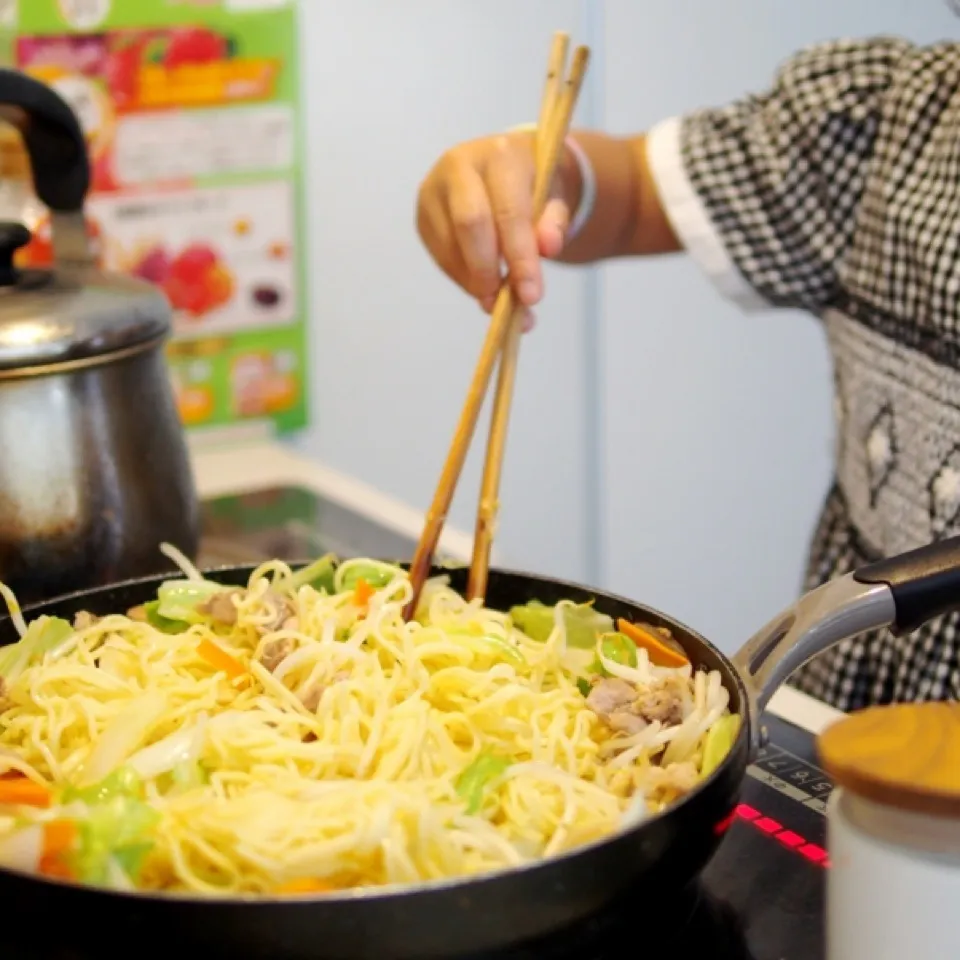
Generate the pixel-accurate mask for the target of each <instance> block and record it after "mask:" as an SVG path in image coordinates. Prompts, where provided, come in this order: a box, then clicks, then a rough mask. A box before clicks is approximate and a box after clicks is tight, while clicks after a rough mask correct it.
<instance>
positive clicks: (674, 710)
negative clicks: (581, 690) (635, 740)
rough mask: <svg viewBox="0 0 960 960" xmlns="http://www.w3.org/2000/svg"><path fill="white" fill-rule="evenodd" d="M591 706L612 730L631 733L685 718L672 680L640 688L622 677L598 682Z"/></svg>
mask: <svg viewBox="0 0 960 960" xmlns="http://www.w3.org/2000/svg"><path fill="white" fill-rule="evenodd" d="M587 706H588V707H590V709H591V710H593V712H594V713H595V714H596V715H597V716H598V717H599V718H600V719H601V720H603V722H604V723H606V725H607V726H608V727H610V729H611V730H614V731H616V732H617V733H624V734H626V735H627V736H631V735H633V734H635V733H639V732H640V731H641V730H643V728H644V727H646V726H647V725H648V724H650V723H654V722H655V721H656V722H659V723H660V724H661V725H662V726H664V727H673V726H676V725H677V724H678V723H681V722H682V721H683V701H682V700H681V698H680V695H679V694H678V692H677V690H676V685H675V684H674V683H673V682H671V680H669V679H668V680H664V681H661V682H660V683H658V684H656V685H654V686H651V687H648V688H646V689H644V690H637V688H636V687H634V686H633V684H631V683H627V681H626V680H621V679H620V678H619V677H609V678H605V679H603V680H600V681H598V682H597V683H596V684H595V685H594V687H593V689H592V690H591V691H590V694H589V696H588V697H587Z"/></svg>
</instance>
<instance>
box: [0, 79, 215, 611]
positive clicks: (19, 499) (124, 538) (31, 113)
mask: <svg viewBox="0 0 960 960" xmlns="http://www.w3.org/2000/svg"><path fill="white" fill-rule="evenodd" d="M0 116H2V117H3V118H4V119H6V120H8V121H10V122H12V123H13V124H14V125H15V126H17V127H18V128H19V130H20V132H21V134H22V135H23V139H24V143H25V145H26V148H27V152H28V154H29V157H30V165H31V169H32V173H33V181H34V189H35V191H36V194H37V196H38V198H39V199H40V200H41V201H42V202H43V203H44V204H45V205H46V206H47V207H48V208H49V209H50V212H51V229H52V238H53V249H54V258H55V267H54V269H52V270H49V271H38V270H29V271H27V270H18V269H16V268H15V267H14V263H13V260H14V254H15V253H16V250H17V249H18V248H19V247H22V246H23V245H25V244H26V243H27V242H28V241H29V239H30V233H29V231H28V230H27V229H26V228H25V227H24V226H23V225H22V224H19V223H0V580H3V581H4V582H6V583H7V584H9V585H10V586H11V587H12V588H13V589H14V590H15V591H16V592H17V594H18V596H19V597H20V598H21V599H22V600H25V601H30V600H36V599H40V598H42V597H48V596H53V595H57V594H61V593H65V592H68V591H71V590H76V589H83V588H85V587H91V586H96V585H98V584H102V583H106V582H109V581H111V580H116V579H118V578H125V577H128V576H136V575H140V574H149V573H155V572H159V571H160V570H163V569H165V568H166V567H167V563H166V561H165V559H164V557H163V556H162V555H161V554H160V552H159V549H158V547H159V544H160V543H161V542H163V541H169V542H171V543H173V544H174V545H175V546H177V547H179V548H180V549H181V550H183V551H184V552H185V553H187V554H188V555H192V554H194V553H195V552H196V549H197V543H198V539H199V535H198V527H199V520H198V516H199V511H198V504H197V498H196V492H195V488H194V483H193V478H192V475H191V472H190V465H189V460H188V456H187V449H186V443H185V439H184V435H183V431H182V428H181V425H180V420H179V417H178V414H177V409H176V404H175V402H174V398H173V391H172V386H171V383H170V378H169V374H168V370H167V366H166V362H165V358H164V351H163V347H164V342H165V340H166V339H167V337H168V336H169V334H170V331H171V313H170V308H169V306H168V304H167V301H166V299H165V298H164V296H163V295H162V294H161V293H160V292H159V291H158V290H156V289H155V288H154V287H152V286H151V285H149V284H147V283H144V282H141V281H138V280H134V279H131V278H126V277H121V276H115V275H109V274H103V273H100V272H98V270H97V269H96V267H95V265H94V263H93V259H92V257H91V254H90V250H89V243H88V239H87V232H86V226H85V221H84V216H83V206H84V200H85V198H86V194H87V190H88V187H89V182H90V168H89V162H88V159H87V153H86V144H85V141H84V137H83V133H82V131H81V129H80V125H79V123H78V121H77V118H76V116H75V115H74V113H73V111H72V110H71V109H70V107H69V106H68V105H67V104H66V103H65V102H64V101H63V100H62V99H61V98H60V97H59V96H58V95H57V94H56V93H55V92H54V91H53V90H51V89H50V88H49V87H46V86H44V85H43V84H41V83H39V82H38V81H35V80H33V79H32V78H30V77H27V76H25V75H23V74H20V73H17V72H15V71H10V70H0Z"/></svg>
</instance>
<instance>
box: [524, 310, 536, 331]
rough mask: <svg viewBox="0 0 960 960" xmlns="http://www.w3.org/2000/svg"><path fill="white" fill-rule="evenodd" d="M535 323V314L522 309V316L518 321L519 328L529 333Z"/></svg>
mask: <svg viewBox="0 0 960 960" xmlns="http://www.w3.org/2000/svg"><path fill="white" fill-rule="evenodd" d="M536 323H537V316H536V314H535V313H534V312H533V311H532V310H524V311H523V318H522V319H521V321H520V329H521V330H522V331H523V332H524V333H529V332H530V331H531V330H532V329H533V328H534V326H536Z"/></svg>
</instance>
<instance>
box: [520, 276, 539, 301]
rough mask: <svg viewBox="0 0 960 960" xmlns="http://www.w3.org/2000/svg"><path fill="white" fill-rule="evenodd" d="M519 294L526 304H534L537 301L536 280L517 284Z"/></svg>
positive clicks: (522, 281)
mask: <svg viewBox="0 0 960 960" xmlns="http://www.w3.org/2000/svg"><path fill="white" fill-rule="evenodd" d="M517 293H518V294H519V295H520V299H521V300H522V301H523V302H524V303H533V302H534V301H535V300H536V299H537V282H536V280H521V281H520V282H519V283H518V284H517Z"/></svg>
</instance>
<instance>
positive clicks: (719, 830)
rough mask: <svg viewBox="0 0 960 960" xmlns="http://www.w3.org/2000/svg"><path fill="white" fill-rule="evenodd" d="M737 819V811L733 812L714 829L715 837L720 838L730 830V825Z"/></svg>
mask: <svg viewBox="0 0 960 960" xmlns="http://www.w3.org/2000/svg"><path fill="white" fill-rule="evenodd" d="M736 817H737V811H736V810H731V811H730V813H729V814H727V816H725V817H724V818H723V819H722V820H721V821H720V822H719V823H718V824H717V825H716V826H715V827H714V828H713V835H714V836H715V837H719V836H721V835H722V834H724V833H726V832H727V831H728V830H729V829H730V825H731V824H732V823H733V821H734V820H735V819H736Z"/></svg>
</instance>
